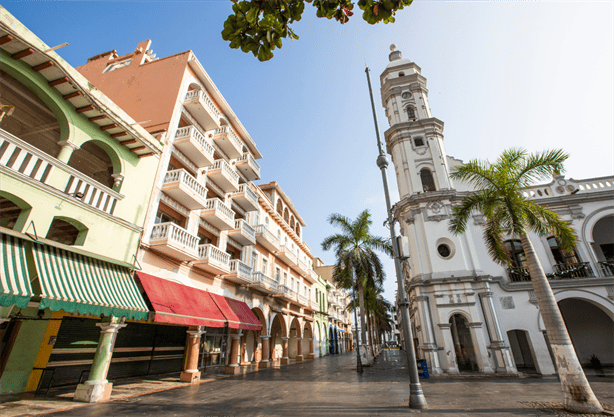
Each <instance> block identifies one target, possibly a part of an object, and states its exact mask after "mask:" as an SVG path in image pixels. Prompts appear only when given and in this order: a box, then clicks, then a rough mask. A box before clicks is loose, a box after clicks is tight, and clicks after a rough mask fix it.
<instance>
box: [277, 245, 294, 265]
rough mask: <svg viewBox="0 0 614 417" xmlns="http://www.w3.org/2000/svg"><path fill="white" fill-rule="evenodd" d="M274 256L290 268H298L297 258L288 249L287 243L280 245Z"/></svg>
mask: <svg viewBox="0 0 614 417" xmlns="http://www.w3.org/2000/svg"><path fill="white" fill-rule="evenodd" d="M275 256H277V257H278V258H279V259H281V260H282V261H284V262H285V263H286V264H287V265H288V266H290V267H291V268H292V269H296V268H298V258H297V257H296V255H295V254H294V253H292V252H291V251H290V248H289V247H288V246H287V245H281V246H280V247H279V251H277V252H276V253H275Z"/></svg>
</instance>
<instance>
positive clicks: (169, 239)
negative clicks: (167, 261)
mask: <svg viewBox="0 0 614 417" xmlns="http://www.w3.org/2000/svg"><path fill="white" fill-rule="evenodd" d="M198 242H200V238H199V237H198V236H194V235H192V234H191V233H188V231H187V230H185V229H184V228H182V227H180V226H178V225H176V224H175V223H170V222H167V223H158V224H156V225H154V227H153V229H152V231H151V236H150V238H149V243H150V244H151V245H152V246H157V247H158V248H157V249H158V250H160V251H161V252H164V253H167V254H169V255H170V256H172V257H174V258H176V259H182V260H187V259H191V258H194V257H196V255H197V253H198Z"/></svg>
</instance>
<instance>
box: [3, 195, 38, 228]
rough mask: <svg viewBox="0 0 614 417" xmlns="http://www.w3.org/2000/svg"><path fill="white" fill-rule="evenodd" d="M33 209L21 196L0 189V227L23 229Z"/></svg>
mask: <svg viewBox="0 0 614 417" xmlns="http://www.w3.org/2000/svg"><path fill="white" fill-rule="evenodd" d="M31 209H32V207H31V206H30V205H29V204H28V203H26V202H25V201H23V200H22V199H20V198H19V197H16V196H14V195H13V194H9V193H5V192H2V191H0V227H6V228H7V229H12V230H22V229H23V227H24V225H25V223H26V219H27V218H28V214H29V213H30V210H31Z"/></svg>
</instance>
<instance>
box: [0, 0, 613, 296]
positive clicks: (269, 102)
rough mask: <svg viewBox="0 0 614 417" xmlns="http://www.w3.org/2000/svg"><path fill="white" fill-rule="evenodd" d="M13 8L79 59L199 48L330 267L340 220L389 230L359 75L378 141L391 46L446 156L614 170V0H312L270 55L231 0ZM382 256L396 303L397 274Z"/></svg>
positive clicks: (577, 173) (580, 172)
mask: <svg viewBox="0 0 614 417" xmlns="http://www.w3.org/2000/svg"><path fill="white" fill-rule="evenodd" d="M3 5H4V7H6V9H7V10H8V11H9V12H10V13H12V14H13V15H14V16H15V17H17V18H18V19H19V20H20V21H21V22H22V23H24V24H25V25H26V26H27V27H28V28H29V29H30V30H32V31H33V32H34V33H35V34H37V35H38V36H39V37H40V38H41V39H42V40H43V41H45V42H46V43H47V44H48V45H50V46H55V45H58V44H61V43H64V42H68V43H69V44H70V45H69V46H67V47H64V48H62V49H60V50H58V51H57V52H58V53H59V54H60V55H61V56H62V57H63V58H64V59H66V60H67V61H68V62H69V63H70V64H72V65H73V66H79V65H82V64H84V63H85V61H86V60H87V58H88V57H90V56H93V55H96V54H98V53H101V52H104V51H108V50H111V49H116V50H117V51H118V53H119V54H125V53H128V52H131V51H133V50H134V48H135V47H136V45H137V43H138V42H140V41H143V40H145V39H151V40H152V41H153V43H152V48H153V50H154V52H155V53H156V54H157V56H158V57H165V56H168V55H172V54H175V53H178V52H182V51H185V50H188V49H191V50H193V51H194V53H195V54H196V56H197V57H198V59H199V60H200V61H201V63H202V64H203V66H204V68H205V70H206V71H207V72H208V73H209V75H210V76H211V78H212V79H213V81H214V82H215V83H216V85H217V87H218V88H219V90H220V91H221V92H222V94H223V95H224V97H225V98H226V100H227V101H228V103H229V104H230V106H231V107H232V108H233V110H234V111H235V113H236V114H237V116H238V117H239V119H240V120H241V121H242V123H243V125H244V126H245V127H246V129H247V130H248V132H250V134H251V136H252V137H253V139H254V140H255V141H256V144H257V146H258V148H259V149H260V151H261V153H262V154H263V156H264V158H263V159H262V160H260V161H259V162H260V165H261V166H262V182H269V181H273V180H275V181H278V182H279V183H280V185H281V186H282V188H283V189H284V191H285V192H286V193H287V195H289V196H290V198H291V199H292V200H293V202H294V204H295V207H296V208H297V209H298V210H299V212H300V214H301V216H302V217H303V219H304V220H305V222H306V223H307V227H306V228H305V229H304V240H305V241H306V242H307V244H308V245H309V246H310V247H311V249H312V251H313V254H314V255H315V256H318V257H320V258H321V259H322V260H323V261H324V262H325V263H332V262H333V261H334V259H333V257H332V254H331V253H326V252H323V251H322V250H321V248H320V242H321V241H322V239H323V238H324V237H326V236H328V235H330V234H332V233H334V232H336V230H334V229H332V228H331V227H330V226H329V225H328V224H327V222H326V219H327V217H328V215H329V214H331V213H341V214H343V215H346V216H349V217H356V216H357V215H358V213H360V212H361V211H362V210H363V209H365V208H368V209H369V210H371V212H372V214H373V220H374V226H373V232H374V233H375V234H379V235H382V236H388V235H389V231H388V230H387V229H386V228H384V227H383V226H382V223H383V221H384V219H385V218H386V213H385V203H384V196H383V189H382V183H381V176H380V172H379V169H378V168H377V167H376V165H375V159H376V157H377V147H376V142H375V131H374V127H373V119H372V115H371V105H370V102H369V96H368V89H367V83H366V78H365V72H364V68H365V64H368V65H369V67H370V68H371V76H372V82H373V88H374V93H375V100H376V106H377V109H378V117H379V121H380V130H381V132H382V134H383V132H384V131H385V130H386V129H387V128H388V123H387V120H386V118H385V116H384V112H383V108H382V105H381V98H380V95H379V74H381V72H382V71H383V69H384V67H385V66H386V64H387V63H388V53H389V46H390V44H392V43H395V44H397V46H398V49H400V50H401V51H402V52H403V57H404V58H409V59H411V60H412V61H414V62H416V63H417V64H418V65H419V66H420V67H421V68H422V75H424V76H425V77H426V78H427V79H428V84H427V87H428V89H429V100H430V106H431V110H432V112H433V116H434V117H437V118H439V119H441V120H443V121H444V123H445V129H444V137H445V139H444V140H445V145H446V150H447V153H448V154H449V155H452V156H454V157H456V158H459V159H462V160H469V159H472V158H480V159H490V160H494V159H495V158H496V157H497V155H498V154H499V153H500V152H501V151H502V150H503V149H506V148H508V147H510V146H523V147H526V148H527V149H529V150H531V151H537V150H542V149H545V148H553V147H562V148H564V149H565V150H566V151H568V152H569V153H570V154H571V157H570V159H569V161H568V164H567V168H568V176H570V177H573V178H590V177H599V176H606V175H612V174H613V173H614V168H613V154H614V149H613V143H614V141H613V114H614V108H613V97H614V94H613V80H612V78H613V77H612V74H613V73H614V71H613V58H614V54H613V44H612V43H613V42H612V39H613V23H612V16H613V14H612V12H613V4H612V3H611V2H480V1H477V2H440V1H422V2H415V3H414V4H413V5H412V6H411V7H409V8H407V9H405V10H403V11H401V12H400V13H399V14H398V16H397V21H396V23H394V24H389V25H382V24H380V25H376V26H370V25H368V24H366V23H365V22H364V21H362V20H361V17H360V16H359V13H360V11H359V10H358V9H357V10H356V12H357V14H356V15H355V16H354V17H353V19H352V20H351V21H350V23H348V24H346V25H343V26H342V25H339V24H338V23H337V22H335V21H328V20H325V19H317V18H316V17H315V9H314V8H313V7H312V6H310V5H307V6H306V8H305V13H304V17H303V20H301V21H300V22H298V24H296V25H295V30H296V32H297V33H298V34H299V36H300V39H299V40H298V41H294V42H289V41H286V42H285V43H284V48H283V49H281V50H277V51H275V57H274V58H273V60H272V61H269V62H265V63H261V62H259V61H258V60H257V59H256V58H254V57H253V56H252V55H251V54H249V55H247V54H244V53H242V52H241V51H239V50H231V49H230V48H229V47H228V43H227V42H225V41H224V40H222V38H221V35H220V32H221V31H222V28H223V23H224V21H225V20H226V17H227V16H228V14H230V12H231V3H230V1H226V0H222V1H200V2H198V1H196V2H189V1H188V2H181V1H175V2H165V1H155V2H145V1H142V2H141V1H139V2H116V1H108V2H93V1H83V2H82V1H72V2H70V1H69V2H39V1H34V2H22V1H19V2H15V1H5V2H4V3H3ZM391 168H392V166H391ZM389 174H390V175H389V178H390V183H391V189H392V190H393V202H396V201H397V200H398V193H397V191H396V181H395V179H394V170H393V169H390V170H389ZM386 265H387V273H388V277H387V283H386V296H387V297H388V298H389V299H391V300H392V299H393V297H394V291H395V289H396V283H395V279H394V278H395V275H394V267H393V264H392V262H390V261H389V262H387V263H386Z"/></svg>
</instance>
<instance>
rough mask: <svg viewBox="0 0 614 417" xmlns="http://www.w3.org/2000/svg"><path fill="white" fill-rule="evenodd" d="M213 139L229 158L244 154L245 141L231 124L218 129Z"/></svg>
mask: <svg viewBox="0 0 614 417" xmlns="http://www.w3.org/2000/svg"><path fill="white" fill-rule="evenodd" d="M213 141H214V142H215V143H216V144H217V146H219V147H220V148H221V149H222V151H223V152H224V153H225V154H226V155H228V157H229V158H238V157H240V156H242V155H243V142H241V139H239V137H238V136H237V134H236V133H235V132H234V130H232V128H231V127H230V126H223V127H221V128H219V129H217V130H216V131H215V133H214V135H213Z"/></svg>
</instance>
